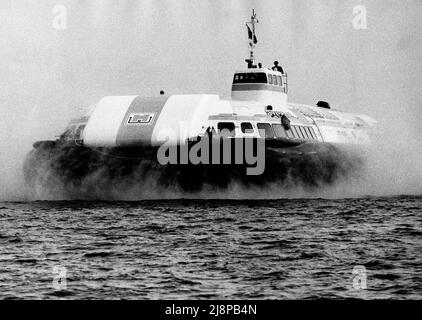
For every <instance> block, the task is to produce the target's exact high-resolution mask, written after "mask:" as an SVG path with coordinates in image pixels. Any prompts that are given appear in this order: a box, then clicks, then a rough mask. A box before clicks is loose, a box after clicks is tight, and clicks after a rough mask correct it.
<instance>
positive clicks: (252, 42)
mask: <svg viewBox="0 0 422 320" xmlns="http://www.w3.org/2000/svg"><path fill="white" fill-rule="evenodd" d="M256 23H259V21H258V19H257V18H256V13H255V9H252V16H251V21H248V22H246V27H247V28H248V38H249V59H245V61H246V63H247V64H248V68H256V65H255V55H254V49H255V46H256V44H257V43H258V40H257V38H256V34H255V24H256Z"/></svg>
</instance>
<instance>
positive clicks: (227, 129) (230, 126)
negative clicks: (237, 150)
mask: <svg viewBox="0 0 422 320" xmlns="http://www.w3.org/2000/svg"><path fill="white" fill-rule="evenodd" d="M217 127H218V134H219V135H220V136H222V137H224V138H229V137H234V136H235V135H236V134H235V131H234V123H233V122H219V123H218V126H217Z"/></svg>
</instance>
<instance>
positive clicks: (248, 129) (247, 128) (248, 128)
mask: <svg viewBox="0 0 422 320" xmlns="http://www.w3.org/2000/svg"><path fill="white" fill-rule="evenodd" d="M240 128H241V129H242V132H243V133H253V127H252V124H251V123H250V122H242V123H241V124H240Z"/></svg>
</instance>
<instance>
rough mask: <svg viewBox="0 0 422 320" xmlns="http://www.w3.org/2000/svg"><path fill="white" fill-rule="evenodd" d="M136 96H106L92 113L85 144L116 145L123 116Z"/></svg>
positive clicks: (85, 132) (97, 145) (98, 145)
mask: <svg viewBox="0 0 422 320" xmlns="http://www.w3.org/2000/svg"><path fill="white" fill-rule="evenodd" d="M135 98H136V96H115V97H105V98H103V99H101V100H100V102H99V103H98V105H97V107H96V108H95V109H94V111H93V112H92V114H91V117H90V118H89V120H88V123H87V125H86V127H85V130H84V137H83V138H84V144H85V145H87V146H91V147H114V146H116V138H117V133H118V132H119V128H120V125H121V123H122V121H123V118H124V116H125V114H126V112H127V110H128V108H129V106H130V105H131V103H132V102H133V100H134V99H135Z"/></svg>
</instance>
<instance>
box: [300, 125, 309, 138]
mask: <svg viewBox="0 0 422 320" xmlns="http://www.w3.org/2000/svg"><path fill="white" fill-rule="evenodd" d="M299 130H300V132H301V133H302V136H303V138H305V139H309V137H308V134H307V133H306V130H305V127H299Z"/></svg>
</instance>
